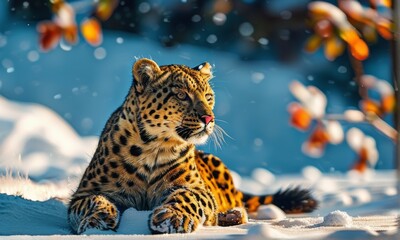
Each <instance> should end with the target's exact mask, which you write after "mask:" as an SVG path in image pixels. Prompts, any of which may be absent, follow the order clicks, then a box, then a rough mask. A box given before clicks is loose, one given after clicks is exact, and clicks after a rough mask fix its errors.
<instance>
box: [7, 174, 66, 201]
mask: <svg viewBox="0 0 400 240" xmlns="http://www.w3.org/2000/svg"><path fill="white" fill-rule="evenodd" d="M0 193H3V194H7V195H13V196H20V197H22V198H24V199H29V200H33V201H46V200H49V199H51V198H58V199H62V200H66V199H68V198H69V197H70V195H71V187H70V186H69V184H65V182H58V183H52V182H48V183H35V182H33V181H31V180H30V179H29V178H28V177H23V176H17V177H13V176H11V175H10V174H7V175H6V176H0Z"/></svg>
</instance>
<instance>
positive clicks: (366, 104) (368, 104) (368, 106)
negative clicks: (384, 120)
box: [360, 99, 382, 116]
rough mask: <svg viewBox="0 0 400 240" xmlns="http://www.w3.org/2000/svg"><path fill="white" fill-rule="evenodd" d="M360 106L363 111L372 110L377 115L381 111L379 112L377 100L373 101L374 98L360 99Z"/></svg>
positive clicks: (379, 114)
mask: <svg viewBox="0 0 400 240" xmlns="http://www.w3.org/2000/svg"><path fill="white" fill-rule="evenodd" d="M360 108H361V110H362V111H363V112H365V113H368V112H373V113H375V114H376V115H378V116H381V115H382V112H381V109H380V106H379V104H378V103H377V102H375V101H374V100H371V99H365V100H361V102H360Z"/></svg>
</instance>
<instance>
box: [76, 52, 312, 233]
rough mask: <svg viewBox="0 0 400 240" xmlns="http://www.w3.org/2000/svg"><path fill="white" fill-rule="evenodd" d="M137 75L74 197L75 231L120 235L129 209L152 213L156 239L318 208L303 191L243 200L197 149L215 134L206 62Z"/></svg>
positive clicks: (145, 63) (142, 62)
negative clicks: (266, 213)
mask: <svg viewBox="0 0 400 240" xmlns="http://www.w3.org/2000/svg"><path fill="white" fill-rule="evenodd" d="M132 73H133V76H134V81H133V84H132V86H131V88H130V91H129V93H128V95H127V97H126V98H125V101H124V102H123V104H122V105H121V107H119V108H118V109H117V110H116V111H115V112H114V113H113V114H112V116H111V117H110V118H109V120H108V121H107V124H106V126H105V127H104V129H103V132H102V134H101V136H100V139H99V143H98V146H97V149H96V152H95V154H94V156H93V158H92V160H91V162H90V164H89V166H88V167H87V169H86V171H85V173H84V174H83V177H82V179H81V182H80V184H79V187H78V189H77V190H76V191H75V193H74V194H73V196H72V198H71V201H70V204H69V208H68V221H69V223H70V226H71V229H72V231H73V232H75V233H78V234H80V233H82V232H84V231H85V230H86V229H88V228H98V229H103V230H107V229H112V230H116V229H117V227H118V224H119V221H120V216H121V214H122V213H123V211H124V210H125V209H127V208H130V207H134V208H136V209H137V210H152V214H151V215H150V218H149V220H148V221H149V228H150V230H151V231H152V232H153V233H189V232H192V231H194V230H196V229H197V228H198V227H199V226H200V225H205V226H209V225H217V224H218V225H221V226H229V225H235V224H241V223H245V222H247V213H246V210H245V209H248V211H255V210H257V208H258V206H259V205H261V204H268V203H274V204H276V205H278V206H279V207H281V208H282V209H284V210H285V211H286V212H308V211H312V210H313V209H314V208H315V207H316V201H315V200H314V199H313V198H312V197H311V195H310V193H309V191H307V190H302V189H299V188H295V189H289V190H286V191H283V192H282V191H280V192H278V193H276V194H275V195H265V196H251V195H248V194H244V193H242V192H240V191H238V190H237V189H236V188H235V186H234V184H233V181H232V176H231V174H230V173H229V170H228V169H227V167H226V166H225V165H224V164H223V163H222V161H221V160H220V159H218V158H217V157H215V156H213V155H211V154H206V153H203V152H201V151H198V150H196V148H195V144H202V143H204V142H205V141H206V140H207V138H208V137H209V136H210V135H212V134H213V132H214V131H213V130H214V127H215V121H214V113H213V111H212V110H213V108H214V92H213V90H212V88H211V86H210V84H209V80H210V79H211V78H212V72H211V66H210V64H209V63H203V64H201V65H199V66H197V67H194V68H189V67H187V66H184V65H166V66H158V65H157V63H155V62H154V61H152V60H149V59H139V60H137V61H136V63H135V64H134V66H133V68H132ZM276 199H278V200H279V201H276Z"/></svg>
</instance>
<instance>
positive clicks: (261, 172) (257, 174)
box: [251, 168, 275, 185]
mask: <svg viewBox="0 0 400 240" xmlns="http://www.w3.org/2000/svg"><path fill="white" fill-rule="evenodd" d="M251 177H252V178H253V179H255V180H256V181H258V182H259V183H261V184H265V185H270V184H272V183H273V182H274V181H275V175H274V174H273V173H271V172H270V171H268V170H267V169H264V168H256V169H254V170H253V171H252V172H251Z"/></svg>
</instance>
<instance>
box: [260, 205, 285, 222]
mask: <svg viewBox="0 0 400 240" xmlns="http://www.w3.org/2000/svg"><path fill="white" fill-rule="evenodd" d="M285 218H286V214H285V213H284V212H283V211H282V210H281V209H280V208H278V207H277V206H275V205H273V204H268V205H262V206H260V207H259V208H258V211H257V219H260V220H272V219H274V220H281V219H285Z"/></svg>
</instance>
